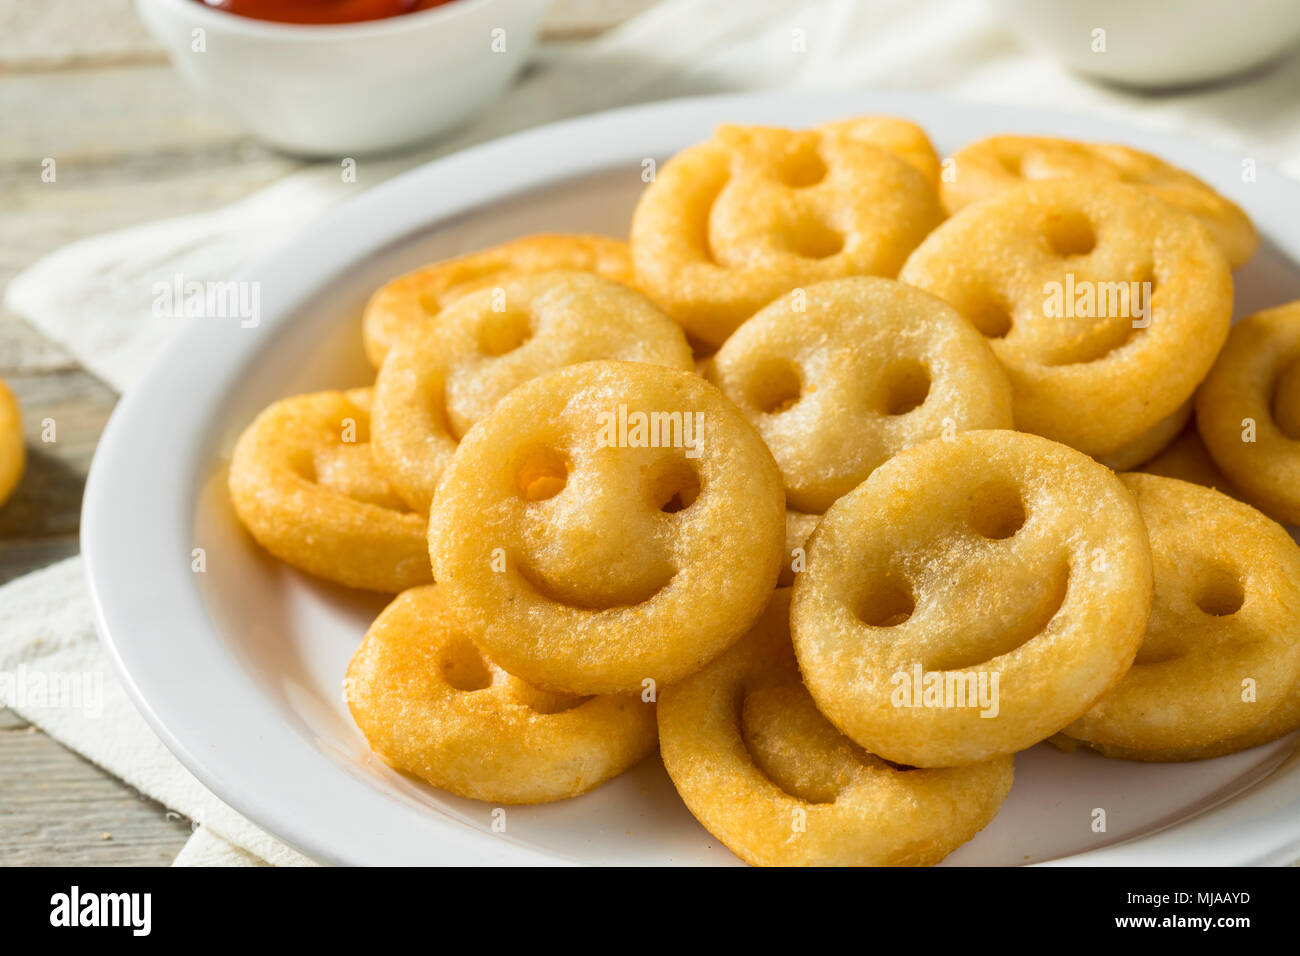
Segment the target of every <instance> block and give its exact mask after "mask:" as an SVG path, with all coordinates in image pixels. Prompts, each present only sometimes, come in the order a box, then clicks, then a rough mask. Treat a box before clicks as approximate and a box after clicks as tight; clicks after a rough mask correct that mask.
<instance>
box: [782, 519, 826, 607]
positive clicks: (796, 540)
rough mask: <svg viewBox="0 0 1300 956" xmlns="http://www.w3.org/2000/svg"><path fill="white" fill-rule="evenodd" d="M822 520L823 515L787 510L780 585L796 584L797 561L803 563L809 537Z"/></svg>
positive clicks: (784, 586)
mask: <svg viewBox="0 0 1300 956" xmlns="http://www.w3.org/2000/svg"><path fill="white" fill-rule="evenodd" d="M821 520H822V516H821V515H810V514H806V513H805V512H802V511H791V510H790V509H789V508H786V511H785V563H784V564H783V565H781V577H780V578H779V579H778V580H777V584H778V586H780V587H783V588H788V587H789V586H790V585H792V584H794V575H795V565H796V561H799V563H800V564H802V560H803V559H804V558H806V556H807V545H808V537H809V536H810V535H811V534H812V533H813V529H814V528H816V527H817V523H818V522H819V521H821Z"/></svg>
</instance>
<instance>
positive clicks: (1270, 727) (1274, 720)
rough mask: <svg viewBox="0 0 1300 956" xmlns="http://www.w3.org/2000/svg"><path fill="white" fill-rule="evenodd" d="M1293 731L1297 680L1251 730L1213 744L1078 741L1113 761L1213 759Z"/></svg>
mask: <svg viewBox="0 0 1300 956" xmlns="http://www.w3.org/2000/svg"><path fill="white" fill-rule="evenodd" d="M1296 730H1300V682H1297V683H1296V684H1295V685H1294V686H1293V687H1292V688H1291V690H1290V691H1289V692H1288V694H1287V695H1286V699H1285V700H1284V701H1283V702H1282V704H1281V705H1280V706H1278V707H1275V708H1273V709H1272V710H1271V711H1269V713H1268V716H1266V717H1265V718H1264V719H1263V720H1262V721H1261V722H1260V723H1258V724H1256V725H1255V726H1254V727H1252V728H1250V730H1247V731H1246V732H1245V733H1241V734H1237V735H1236V736H1234V737H1225V738H1224V739H1222V740H1216V741H1215V742H1214V743H1212V744H1206V745H1204V746H1202V747H1182V748H1175V749H1170V750H1136V749H1133V748H1128V747H1116V746H1110V745H1107V744H1102V743H1087V742H1086V741H1078V742H1079V743H1080V744H1083V745H1084V746H1087V747H1091V748H1092V749H1093V750H1095V751H1097V752H1098V753H1099V754H1101V755H1102V756H1103V757H1111V758H1113V759H1115V760H1140V761H1143V762H1144V763H1186V762H1188V761H1191V760H1212V759H1213V758H1215V757H1226V756H1228V755H1229V754H1235V753H1240V752H1241V751H1243V750H1250V749H1251V748H1252V747H1262V746H1264V744H1271V743H1272V742H1273V741H1275V740H1279V739H1281V738H1282V737H1285V736H1286V735H1287V734H1290V733H1294V732H1295V731H1296ZM1070 739H1073V738H1070Z"/></svg>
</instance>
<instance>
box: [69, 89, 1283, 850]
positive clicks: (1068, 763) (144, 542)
mask: <svg viewBox="0 0 1300 956" xmlns="http://www.w3.org/2000/svg"><path fill="white" fill-rule="evenodd" d="M863 113H891V114H898V115H901V116H907V117H910V118H912V119H914V120H916V121H918V122H920V123H921V124H922V125H924V126H925V127H926V128H927V129H928V130H929V132H930V133H931V135H933V136H934V138H935V142H936V144H937V145H938V147H939V148H940V149H941V150H943V151H944V152H950V151H952V150H954V149H956V148H957V147H958V146H960V145H961V144H962V143H966V142H969V141H971V140H973V139H978V138H980V137H983V136H989V135H991V134H993V133H998V132H1005V131H1015V132H1023V133H1030V134H1046V135H1055V136H1075V137H1081V138H1085V139H1099V140H1105V141H1110V142H1124V143H1130V144H1131V145H1133V146H1136V147H1138V148H1140V149H1147V150H1151V151H1154V152H1156V153H1159V154H1160V155H1162V156H1165V157H1167V158H1168V159H1170V160H1172V161H1173V162H1176V163H1178V164H1180V165H1183V166H1186V167H1187V168H1188V169H1190V170H1191V171H1192V172H1194V173H1196V174H1198V175H1200V176H1203V177H1205V178H1206V179H1208V180H1209V181H1210V182H1212V183H1214V184H1215V185H1216V186H1219V187H1220V188H1222V189H1223V190H1224V191H1225V192H1226V193H1227V194H1228V195H1229V196H1230V197H1231V198H1232V199H1234V200H1236V201H1237V202H1239V203H1241V204H1242V206H1244V207H1245V208H1246V210H1247V211H1248V212H1249V213H1250V214H1251V216H1252V217H1253V218H1254V219H1255V221H1256V223H1257V225H1258V226H1259V228H1260V232H1261V233H1262V234H1263V236H1264V244H1263V247H1262V248H1261V250H1260V252H1259V254H1258V255H1257V256H1255V258H1254V259H1252V260H1251V261H1250V262H1249V263H1247V265H1246V266H1245V267H1244V268H1243V269H1241V270H1240V271H1239V272H1238V273H1237V275H1236V279H1237V302H1236V304H1237V308H1238V312H1239V314H1246V313H1249V312H1252V311H1255V310H1257V309H1259V308H1262V307H1263V306H1265V305H1271V304H1276V303H1278V302H1285V301H1287V300H1289V299H1294V298H1300V220H1297V218H1296V216H1295V215H1294V212H1293V210H1294V209H1296V208H1300V185H1298V184H1297V183H1296V182H1295V181H1293V180H1289V179H1286V178H1285V177H1283V176H1282V175H1281V174H1280V173H1277V172H1274V171H1273V170H1271V169H1269V168H1267V167H1263V166H1261V167H1260V168H1259V171H1258V173H1259V175H1258V178H1257V180H1256V181H1255V182H1252V183H1243V182H1242V181H1241V177H1240V176H1239V175H1237V170H1238V162H1239V160H1238V157H1236V156H1233V155H1232V154H1230V153H1225V152H1219V151H1216V150H1213V149H1210V148H1207V147H1204V146H1201V145H1200V144H1198V143H1195V142H1192V141H1189V140H1187V139H1184V138H1181V137H1174V136H1163V135H1160V134H1157V133H1148V132H1145V131H1140V130H1134V129H1128V128H1125V127H1122V126H1115V125H1112V124H1108V123H1104V122H1101V121H1099V120H1094V119H1088V118H1082V117H1074V116H1070V115H1068V114H1058V113H1046V112H1040V111H1033V110H1023V109H1017V108H1012V107H1001V106H994V105H990V104H984V103H970V102H963V101H961V100H956V99H950V98H946V97H932V96H906V95H903V94H859V93H854V94H847V95H846V94H824V95H809V94H772V93H764V94H759V95H751V96H735V97H723V98H708V99H699V100H685V101H670V102H665V103H655V104H651V105H649V106H641V107H636V108H633V109H624V110H618V111H616V112H612V113H604V114H599V115H596V116H588V117H582V118H580V119H576V120H570V121H567V122H564V123H559V124H554V125H550V126H543V127H539V128H537V129H533V130H529V131H527V132H525V133H521V134H518V135H515V136H512V137H509V138H507V139H503V140H499V141H497V142H494V143H488V144H486V145H483V146H477V147H474V148H473V149H470V150H467V151H465V152H461V153H458V154H456V155H453V156H448V157H446V158H444V159H440V160H438V161H437V162H435V163H433V164H431V165H427V166H423V167H421V168H419V169H417V170H414V171H412V172H409V173H406V174H404V175H402V176H399V177H396V178H394V179H391V180H389V181H388V182H385V183H381V184H380V185H378V186H374V187H372V188H370V189H367V190H366V191H365V192H363V193H361V194H360V195H358V196H357V197H356V198H354V199H352V200H351V201H349V202H347V203H344V204H341V205H340V206H339V207H337V208H336V209H334V210H332V211H331V212H330V214H329V215H328V216H327V217H326V218H324V219H322V220H321V221H320V222H318V223H316V224H314V225H313V227H312V229H311V230H310V231H308V232H306V233H304V234H303V235H302V236H300V237H299V238H297V239H296V240H294V241H293V242H291V243H290V244H289V245H286V246H285V247H283V248H282V249H280V250H279V251H278V252H276V253H275V254H274V255H273V256H272V257H270V258H267V259H263V260H261V261H260V262H258V263H256V264H254V265H252V266H251V267H250V268H249V270H248V271H247V272H246V273H245V274H244V275H243V276H242V277H241V278H242V279H243V280H245V281H249V282H258V283H260V290H261V293H260V294H261V299H260V302H261V321H260V323H259V324H258V325H256V326H255V327H245V326H244V325H243V324H242V323H241V322H240V320H239V319H238V318H230V319H220V318H204V319H190V320H187V322H188V323H189V324H188V325H186V326H185V327H183V328H181V329H178V331H177V333H176V335H175V337H174V338H173V340H172V342H171V344H170V345H169V346H168V347H166V348H165V350H164V352H163V354H162V355H161V356H160V357H159V358H158V360H157V362H156V363H155V364H154V365H153V367H152V368H151V370H150V371H149V372H148V373H146V374H145V375H144V376H143V377H142V379H141V380H140V381H139V382H138V383H137V384H135V385H134V386H132V388H131V389H129V390H128V391H127V393H126V395H125V396H123V398H122V401H121V402H120V403H119V404H118V406H117V410H116V411H114V413H113V417H112V419H111V421H110V422H109V424H108V428H107V429H106V430H105V432H104V437H103V439H102V440H101V441H100V444H99V449H98V451H97V452H96V453H95V461H94V464H93V465H92V466H91V469H90V477H89V480H88V483H87V485H86V497H85V508H84V512H83V516H82V523H81V544H82V554H83V556H84V558H85V562H86V569H87V575H88V577H89V582H90V596H91V602H92V605H93V607H94V609H95V616H96V622H97V624H98V626H99V630H100V633H101V635H103V638H104V640H105V642H106V645H107V647H108V650H109V652H110V654H111V655H112V657H113V659H114V660H115V662H116V664H117V666H118V669H119V672H120V673H121V675H122V678H123V683H124V685H125V687H126V689H127V690H128V692H129V693H130V694H131V696H132V698H133V700H134V701H135V703H136V705H137V706H138V707H139V708H140V711H141V713H142V714H143V715H144V716H145V718H146V719H147V720H148V721H149V722H150V724H151V725H152V726H153V727H154V729H155V730H156V731H157V732H158V734H159V735H160V736H161V738H162V739H163V741H164V742H165V743H166V744H167V745H168V746H169V747H170V748H171V749H172V750H173V752H175V753H176V755H177V756H178V757H179V758H180V759H181V760H182V761H183V762H184V763H185V764H186V766H188V767H189V768H190V769H191V770H193V771H194V773H195V774H197V775H198V777H199V779H200V780H202V782H203V783H204V784H206V785H207V786H208V787H209V789H211V790H212V791H213V792H214V793H215V794H217V795H218V796H219V797H221V798H222V799H223V800H225V801H226V802H227V803H229V804H230V805H231V806H233V807H234V808H235V809H236V810H239V811H240V812H241V813H243V814H244V815H245V816H247V817H249V818H250V819H251V820H253V821H254V822H256V823H257V824H258V825H259V826H261V827H262V828H263V829H265V830H267V831H268V832H270V833H273V834H275V835H276V836H279V837H281V838H283V839H284V840H287V841H288V842H289V843H291V844H293V845H294V846H296V847H297V848H298V849H300V850H302V851H303V852H304V853H306V854H307V855H309V856H311V857H314V858H316V859H318V860H321V861H325V862H342V863H361V864H388V865H392V864H411V863H437V862H440V863H493V862H504V863H514V864H518V863H537V862H548V863H557V862H575V861H578V862H588V863H625V864H683V863H686V864H689V863H736V862H738V861H737V860H736V858H735V857H733V856H732V855H731V854H730V853H728V852H727V851H726V850H725V849H724V848H723V847H721V845H720V844H719V843H718V841H717V840H715V839H713V838H712V837H710V836H709V834H708V833H706V832H705V831H704V830H703V828H701V827H700V825H699V824H698V823H696V822H695V820H694V819H693V818H692V817H691V815H690V814H689V813H688V812H687V810H686V807H685V805H684V804H683V803H682V802H681V800H680V799H679V798H678V797H677V795H676V793H675V792H674V790H673V786H672V783H671V782H670V781H669V779H668V776H667V774H666V772H665V771H664V768H663V764H662V763H661V762H660V760H659V759H658V757H657V756H655V757H650V758H649V759H647V760H645V761H643V762H642V763H641V765H640V766H638V767H636V768H635V769H633V770H632V771H630V772H629V773H627V774H624V775H623V776H621V777H619V778H618V779H616V780H612V781H610V782H609V783H607V784H606V785H605V786H603V787H600V788H598V789H597V790H595V791H593V792H591V793H588V794H585V795H584V796H581V797H578V798H576V799H573V800H563V801H560V802H558V803H554V804H547V805H542V806H534V807H511V808H510V809H509V811H508V818H509V819H508V828H507V829H506V830H505V831H504V832H502V830H501V827H500V826H499V825H498V824H499V823H504V822H506V821H505V818H501V817H500V816H499V808H497V807H495V806H494V805H493V804H490V803H480V802H477V801H474V800H462V799H460V798H458V797H454V796H452V795H451V794H448V793H445V792H442V791H438V790H435V789H433V788H432V787H429V786H426V785H425V784H423V783H421V782H419V781H417V780H415V779H414V778H412V777H407V776H403V775H401V774H398V773H397V772H396V771H393V770H392V769H391V768H389V767H388V766H387V765H385V764H384V763H383V762H382V761H381V760H379V759H377V758H375V757H374V756H373V755H372V754H371V751H370V748H369V747H368V746H367V744H366V742H365V739H364V738H363V737H362V736H361V733H360V731H359V730H357V727H356V724H355V722H354V721H353V720H352V717H351V715H350V714H349V713H348V709H347V706H346V705H345V704H344V702H343V695H342V688H341V683H342V678H343V673H344V671H345V669H346V668H347V664H348V659H349V657H351V655H352V652H353V651H354V650H355V649H356V646H357V643H358V642H359V641H360V639H361V635H362V634H363V633H364V632H365V629H366V627H367V625H368V624H369V622H370V621H371V620H373V618H374V616H375V615H376V614H377V613H378V612H379V610H380V609H381V608H382V607H383V605H384V603H385V602H384V599H383V598H382V597H380V596H377V595H365V594H360V593H358V592H355V591H352V592H350V591H346V590H345V589H342V588H337V587H332V586H330V585H327V584H325V583H323V582H320V581H316V580H313V579H311V578H309V577H307V576H306V575H303V574H299V573H298V572H296V571H294V570H293V569H292V568H289V567H288V566H286V565H282V564H280V563H279V562H277V561H275V560H274V559H272V558H270V557H268V556H267V555H266V554H265V553H264V552H262V551H261V550H260V549H258V548H257V546H256V545H255V544H254V543H253V542H252V539H251V538H250V537H249V536H248V534H247V533H246V532H245V531H243V529H242V528H241V526H240V524H239V522H238V520H237V519H236V518H235V516H234V514H233V512H232V510H231V507H230V499H229V495H228V494H227V492H226V485H225V474H224V467H225V462H227V461H228V460H229V454H230V450H231V448H232V446H233V445H234V442H235V439H236V438H237V436H238V435H239V433H240V431H241V430H242V429H243V428H244V426H245V425H247V424H248V422H249V421H250V420H251V419H252V418H253V417H254V416H255V415H256V414H257V412H258V410H259V409H260V408H261V407H262V406H263V405H265V404H267V403H268V402H270V401H272V400H274V399H277V398H281V397H283V396H285V395H292V394H294V393H296V392H305V391H311V390H313V389H317V388H337V387H340V386H350V385H361V384H364V383H366V382H369V381H372V380H373V378H374V369H373V368H370V367H369V364H368V363H367V362H366V360H365V356H364V353H363V351H362V349H361V329H360V315H361V309H362V307H363V306H364V304H365V301H366V299H367V297H368V296H369V294H370V292H371V291H372V290H373V289H374V288H376V287H377V286H378V285H379V284H380V283H382V282H384V281H385V280H386V279H387V278H389V277H390V276H392V275H394V274H396V273H399V272H403V271H406V270H409V269H412V268H415V267H416V266H418V265H420V264H421V263H423V262H428V261H430V260H433V259H438V258H442V257H444V256H448V255H454V254H456V253H458V252H464V251H467V250H469V249H473V248H476V247H482V246H486V245H490V244H492V243H495V242H500V241H502V240H504V239H507V238H510V237H513V236H519V235H524V234H526V233H529V232H537V231H540V230H545V229H550V230H558V231H573V232H603V233H607V234H609V235H626V234H627V227H628V220H629V218H630V216H631V213H632V209H633V207H634V205H635V203H636V201H637V199H638V197H639V195H640V193H641V190H642V189H643V188H644V183H643V182H642V181H641V173H642V163H643V162H644V160H645V158H646V157H656V158H658V159H660V160H662V159H666V158H667V157H668V156H670V155H671V154H672V153H674V152H676V151H677V150H679V149H681V148H682V147H684V146H686V145H688V144H690V143H694V142H698V141H700V140H702V139H705V138H707V137H708V136H709V135H710V134H711V133H712V130H713V128H714V126H715V125H716V124H718V123H719V122H733V123H742V124H759V125H778V126H806V125H809V124H812V123H818V122H822V121H823V120H829V119H835V118H839V117H844V116H853V115H857V114H863ZM520 157H527V161H526V162H521V161H520ZM196 547H201V548H203V549H204V553H205V555H206V565H205V570H204V572H203V573H201V574H196V573H194V572H193V570H192V565H191V559H192V555H193V549H194V548H196ZM1098 807H1101V808H1104V809H1105V810H1106V813H1107V821H1108V822H1107V831H1106V832H1104V833H1099V832H1096V831H1095V830H1094V829H1093V826H1092V824H1093V822H1094V820H1095V815H1094V810H1095V808H1098ZM1298 855H1300V734H1297V735H1295V736H1293V737H1291V738H1290V739H1287V740H1280V741H1277V742H1276V743H1273V744H1271V745H1269V746H1266V747H1258V748H1256V749H1254V750H1250V751H1247V752H1245V753H1240V754H1234V755H1232V756H1230V757H1223V758H1220V759H1218V760H1205V761H1201V762H1198V763H1190V764H1139V763H1130V762H1127V761H1122V760H1106V759H1105V758H1102V757H1099V756H1097V755H1095V754H1089V753H1082V752H1081V753H1076V754H1069V755H1067V754H1063V753H1061V752H1059V751H1057V750H1056V749H1055V748H1054V747H1051V746H1050V745H1047V744H1042V745H1040V746H1038V747H1035V748H1033V749H1032V750H1029V751H1027V752H1025V753H1022V754H1017V755H1016V782H1015V786H1014V787H1013V788H1012V790H1011V795H1010V797H1009V798H1008V800H1007V803H1006V805H1005V806H1004V807H1003V808H1002V811H1001V813H999V815H998V817H997V819H996V820H994V821H993V823H992V824H990V825H989V826H988V827H987V828H986V829H985V830H984V831H982V832H981V833H980V834H979V835H978V836H976V837H975V839H974V840H972V841H971V842H970V843H968V844H966V845H965V846H963V847H961V848H960V849H958V850H957V852H956V853H954V854H953V855H952V856H951V857H950V858H949V860H948V862H949V863H951V864H954V865H955V864H962V863H968V864H1005V863H1023V862H1026V861H1030V862H1039V861H1048V860H1058V861H1061V862H1068V863H1078V864H1088V863H1092V864H1144V865H1185V864H1202V865H1204V864H1209V863H1213V864H1215V865H1218V866H1227V865H1232V864H1242V863H1278V862H1291V861H1293V860H1295V859H1296V858H1297V856H1298Z"/></svg>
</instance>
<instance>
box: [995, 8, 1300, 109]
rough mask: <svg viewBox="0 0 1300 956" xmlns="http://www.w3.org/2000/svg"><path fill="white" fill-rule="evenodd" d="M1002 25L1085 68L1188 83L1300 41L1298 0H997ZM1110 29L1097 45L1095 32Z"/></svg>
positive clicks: (1127, 80)
mask: <svg viewBox="0 0 1300 956" xmlns="http://www.w3.org/2000/svg"><path fill="white" fill-rule="evenodd" d="M992 3H993V9H994V10H995V11H996V12H997V13H998V14H999V15H1000V17H1001V19H1002V20H1003V22H1004V24H1005V25H1006V26H1007V27H1009V28H1011V29H1012V30H1014V31H1015V32H1016V33H1018V34H1020V35H1021V36H1022V37H1024V38H1025V39H1027V40H1028V41H1029V42H1030V43H1032V44H1034V45H1036V46H1042V47H1046V48H1047V49H1048V50H1050V51H1051V52H1052V53H1054V54H1055V55H1056V56H1057V58H1058V59H1060V60H1061V61H1062V62H1064V63H1065V64H1066V65H1067V66H1069V67H1071V68H1072V69H1075V70H1078V71H1079V72H1080V73H1086V74H1088V75H1090V76H1095V77H1098V78H1100V79H1104V80H1109V81H1111V82H1114V83H1122V84H1125V85H1128V86H1139V87H1149V88H1159V87H1177V86H1187V85H1190V84H1194V83H1209V82H1213V81H1215V80H1221V79H1225V78H1227V77H1230V76H1233V75H1235V74H1238V73H1242V72H1245V71H1246V70H1249V69H1251V68H1252V67H1256V66H1260V65H1262V64H1264V63H1267V62H1269V61H1270V60H1273V59H1275V58H1277V57H1279V56H1281V55H1282V54H1283V53H1284V52H1286V51H1287V50H1288V49H1290V48H1291V47H1293V46H1295V44H1296V43H1297V42H1298V41H1300V3H1297V2H1296V0H1231V2H1227V0H1089V2H1088V3H1079V2H1077V0H992ZM1097 30H1104V31H1105V50H1104V51H1101V50H1096V49H1094V46H1095V37H1094V31H1097Z"/></svg>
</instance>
